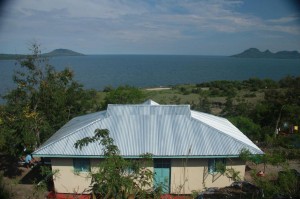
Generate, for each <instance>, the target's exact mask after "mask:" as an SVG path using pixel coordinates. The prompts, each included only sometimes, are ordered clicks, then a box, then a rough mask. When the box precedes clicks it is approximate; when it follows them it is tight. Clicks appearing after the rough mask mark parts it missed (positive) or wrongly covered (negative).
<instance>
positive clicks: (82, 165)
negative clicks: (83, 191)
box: [73, 158, 91, 172]
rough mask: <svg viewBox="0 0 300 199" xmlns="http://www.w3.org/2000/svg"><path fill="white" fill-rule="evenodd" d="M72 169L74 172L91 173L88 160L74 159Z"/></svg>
mask: <svg viewBox="0 0 300 199" xmlns="http://www.w3.org/2000/svg"><path fill="white" fill-rule="evenodd" d="M73 167H74V171H75V172H90V171H91V165H90V159H87V158H74V159H73Z"/></svg>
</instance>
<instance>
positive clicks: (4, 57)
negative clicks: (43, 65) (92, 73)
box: [0, 49, 84, 60]
mask: <svg viewBox="0 0 300 199" xmlns="http://www.w3.org/2000/svg"><path fill="white" fill-rule="evenodd" d="M26 56H27V55H24V54H0V60H15V59H20V58H21V59H22V58H25V57H26ZM42 56H45V57H58V56H84V54H82V53H78V52H75V51H72V50H69V49H56V50H53V51H51V52H48V53H43V54H42Z"/></svg>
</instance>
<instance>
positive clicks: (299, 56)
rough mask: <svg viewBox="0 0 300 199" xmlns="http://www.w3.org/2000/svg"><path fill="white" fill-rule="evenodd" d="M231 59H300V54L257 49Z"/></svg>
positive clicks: (250, 49)
mask: <svg viewBox="0 0 300 199" xmlns="http://www.w3.org/2000/svg"><path fill="white" fill-rule="evenodd" d="M231 57H238V58H272V59H300V53H299V52H298V51H279V52H276V53H273V52H271V51H269V50H266V51H263V52H262V51H260V50H258V49H257V48H249V49H248V50H245V51H244V52H242V53H240V54H236V55H232V56H231Z"/></svg>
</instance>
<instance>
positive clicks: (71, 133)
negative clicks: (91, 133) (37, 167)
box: [34, 111, 106, 153]
mask: <svg viewBox="0 0 300 199" xmlns="http://www.w3.org/2000/svg"><path fill="white" fill-rule="evenodd" d="M100 112H102V111H100ZM103 112H106V111H103ZM105 116H106V114H105ZM79 117H80V116H79ZM75 118H77V117H75ZM75 118H73V119H75ZM73 119H72V120H73ZM103 119H105V117H103V118H99V119H96V120H95V121H92V122H90V123H88V124H87V125H84V126H83V127H81V128H78V129H76V130H75V131H72V132H70V133H69V134H67V135H64V136H63V137H61V139H59V140H56V141H54V142H51V143H49V144H47V145H45V146H42V147H40V148H38V149H37V150H36V151H34V153H35V152H38V151H40V149H42V148H47V147H49V146H51V145H52V144H54V143H56V142H58V141H61V140H63V139H65V138H66V137H69V136H71V135H73V134H75V133H76V132H78V131H80V130H82V129H84V128H86V127H88V126H91V125H92V124H94V123H96V122H98V121H100V120H103ZM70 121H71V120H70Z"/></svg>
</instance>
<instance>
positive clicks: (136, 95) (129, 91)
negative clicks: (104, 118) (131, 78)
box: [102, 86, 145, 109]
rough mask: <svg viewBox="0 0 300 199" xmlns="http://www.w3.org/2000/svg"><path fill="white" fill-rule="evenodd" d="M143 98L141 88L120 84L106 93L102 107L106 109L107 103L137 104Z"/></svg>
mask: <svg viewBox="0 0 300 199" xmlns="http://www.w3.org/2000/svg"><path fill="white" fill-rule="evenodd" d="M144 99H145V97H144V94H143V92H142V91H141V90H139V89H137V88H135V87H131V86H120V87H118V88H117V89H112V90H110V91H109V92H108V94H107V95H106V97H105V99H104V102H103V104H102V108H103V109H106V108H107V105H108V104H137V103H141V102H143V101H144Z"/></svg>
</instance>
